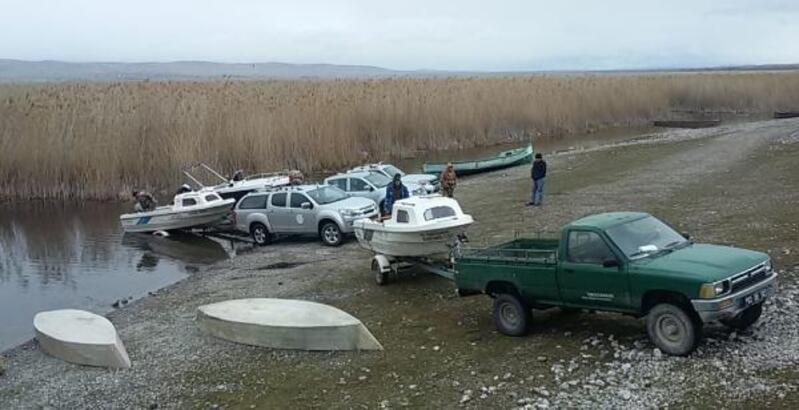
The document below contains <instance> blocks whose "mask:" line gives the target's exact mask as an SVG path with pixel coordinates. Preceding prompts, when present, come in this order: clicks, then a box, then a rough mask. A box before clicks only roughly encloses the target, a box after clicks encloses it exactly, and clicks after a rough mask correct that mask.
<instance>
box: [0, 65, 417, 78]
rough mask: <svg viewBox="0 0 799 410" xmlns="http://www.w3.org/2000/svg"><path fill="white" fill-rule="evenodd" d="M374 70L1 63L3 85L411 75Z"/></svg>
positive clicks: (323, 67) (330, 67) (359, 67)
mask: <svg viewBox="0 0 799 410" xmlns="http://www.w3.org/2000/svg"><path fill="white" fill-rule="evenodd" d="M410 73H412V72H402V71H395V70H389V69H385V68H381V67H374V66H365V65H364V66H361V65H335V64H287V63H255V64H224V63H211V62H205V61H177V62H171V63H67V62H62V61H20V60H6V59H0V81H7V82H8V81H74V80H97V81H113V80H147V79H149V80H201V79H214V78H217V79H221V78H236V79H267V78H275V79H289V78H306V77H307V78H363V77H386V76H394V75H403V74H410Z"/></svg>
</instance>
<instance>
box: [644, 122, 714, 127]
mask: <svg viewBox="0 0 799 410" xmlns="http://www.w3.org/2000/svg"><path fill="white" fill-rule="evenodd" d="M719 124H721V120H658V121H655V122H653V123H652V125H654V126H655V127H667V128H710V127H715V126H718V125H719Z"/></svg>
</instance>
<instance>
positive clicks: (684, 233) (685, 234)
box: [682, 232, 691, 241]
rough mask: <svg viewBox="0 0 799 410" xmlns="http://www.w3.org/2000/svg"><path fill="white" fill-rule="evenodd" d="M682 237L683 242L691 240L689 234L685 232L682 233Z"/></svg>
mask: <svg viewBox="0 0 799 410" xmlns="http://www.w3.org/2000/svg"><path fill="white" fill-rule="evenodd" d="M682 237H683V238H685V240H687V241H690V240H691V235H690V234H689V233H687V232H683V233H682Z"/></svg>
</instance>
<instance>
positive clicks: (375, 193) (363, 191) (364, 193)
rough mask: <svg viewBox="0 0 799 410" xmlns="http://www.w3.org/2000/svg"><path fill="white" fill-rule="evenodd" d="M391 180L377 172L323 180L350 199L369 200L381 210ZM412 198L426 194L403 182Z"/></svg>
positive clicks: (417, 187)
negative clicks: (361, 198)
mask: <svg viewBox="0 0 799 410" xmlns="http://www.w3.org/2000/svg"><path fill="white" fill-rule="evenodd" d="M390 183H391V178H389V177H387V176H386V175H385V174H383V173H382V172H377V171H350V172H346V173H342V174H336V175H333V176H332V177H328V178H326V179H325V184H327V185H332V186H335V187H337V188H339V189H341V190H342V191H344V192H345V193H346V194H347V195H349V196H352V197H363V198H369V199H371V200H372V201H375V203H376V204H378V206H379V207H380V209H383V207H384V201H385V199H386V186H387V185H388V184H390ZM403 184H404V185H405V187H406V188H408V193H409V194H410V195H412V196H414V195H423V194H425V193H426V191H425V190H424V188H422V187H421V186H420V185H418V184H415V183H406V182H403Z"/></svg>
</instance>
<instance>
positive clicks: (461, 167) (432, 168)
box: [422, 144, 533, 175]
mask: <svg viewBox="0 0 799 410" xmlns="http://www.w3.org/2000/svg"><path fill="white" fill-rule="evenodd" d="M532 160H533V145H532V144H530V145H528V146H526V147H522V148H517V149H512V150H510V151H504V152H500V153H499V154H497V156H495V157H493V158H483V159H475V160H468V161H453V162H452V165H453V166H454V167H455V174H456V175H469V174H476V173H478V172H486V171H493V170H497V169H502V168H508V167H512V166H516V165H522V164H529V163H530V162H531V161H532ZM446 166H447V163H446V162H429V163H425V164H424V165H423V166H422V171H423V172H424V173H425V174H440V173H441V171H443V170H444V167H446Z"/></svg>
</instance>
